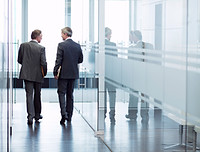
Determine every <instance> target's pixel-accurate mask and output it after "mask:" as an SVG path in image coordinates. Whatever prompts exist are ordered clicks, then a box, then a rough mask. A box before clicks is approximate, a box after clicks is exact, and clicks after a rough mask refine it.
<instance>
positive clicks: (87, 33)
mask: <svg viewBox="0 0 200 152" xmlns="http://www.w3.org/2000/svg"><path fill="white" fill-rule="evenodd" d="M97 6H98V1H97V0H82V1H80V0H73V1H71V19H72V20H71V25H72V27H73V30H74V36H73V37H74V38H73V39H74V40H75V41H77V42H79V43H80V44H81V45H82V50H83V56H84V61H83V63H82V64H81V65H80V79H79V80H78V89H76V90H75V96H74V98H75V107H76V108H77V110H78V111H79V112H80V113H81V114H82V116H83V117H84V118H85V119H86V121H87V122H88V123H89V124H90V125H91V127H92V128H93V129H96V128H97V83H98V78H97V75H96V70H95V66H96V62H97V61H96V57H97V50H95V47H94V46H93V45H94V43H95V42H97V38H98V37H97V28H98V27H97V26H98V24H97V20H98V13H97V12H98V10H97Z"/></svg>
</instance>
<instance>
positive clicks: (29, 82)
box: [18, 30, 47, 124]
mask: <svg viewBox="0 0 200 152" xmlns="http://www.w3.org/2000/svg"><path fill="white" fill-rule="evenodd" d="M31 39H32V40H31V41H30V42H25V43H22V44H21V45H20V48H19V53H18V63H19V64H21V65H22V66H21V70H20V75H19V78H20V79H23V80H24V82H25V90H26V103H27V113H28V116H27V118H28V124H32V123H33V118H35V120H36V121H38V120H39V119H42V115H41V83H42V82H43V81H44V76H45V75H46V73H47V62H46V55H45V47H43V46H41V45H39V44H38V43H40V42H41V40H42V32H41V31H40V30H34V31H33V32H32V34H31Z"/></svg>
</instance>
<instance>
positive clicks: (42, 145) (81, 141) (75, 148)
mask: <svg viewBox="0 0 200 152" xmlns="http://www.w3.org/2000/svg"><path fill="white" fill-rule="evenodd" d="M25 108H26V107H25V104H23V103H17V104H15V105H14V119H13V134H12V136H11V151H12V152H109V151H110V150H109V149H108V148H107V147H106V145H105V144H104V143H103V142H102V140H101V139H100V138H98V137H95V135H94V132H93V130H92V129H91V128H90V127H89V126H88V124H87V123H86V122H85V121H84V120H83V118H82V117H81V115H80V114H78V113H77V112H76V111H75V112H74V115H73V119H72V122H71V124H70V123H66V125H65V126H61V125H60V123H59V121H60V113H59V105H58V104H57V103H43V110H42V114H43V116H44V118H43V119H42V120H41V121H40V123H34V124H33V125H32V126H28V125H27V124H26V121H27V120H26V109H25Z"/></svg>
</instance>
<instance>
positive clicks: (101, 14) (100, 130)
mask: <svg viewBox="0 0 200 152" xmlns="http://www.w3.org/2000/svg"><path fill="white" fill-rule="evenodd" d="M104 19H105V0H99V1H98V23H99V30H98V36H99V55H98V58H99V60H98V61H101V64H98V73H99V85H98V86H99V88H98V104H97V105H98V107H97V109H98V110H97V111H98V118H97V121H98V122H97V134H104V114H105V113H104V112H105V104H104V102H105V101H104V100H105V98H104V97H105V84H104V83H105V78H104V77H105V49H104V48H105V46H104V45H105V21H104Z"/></svg>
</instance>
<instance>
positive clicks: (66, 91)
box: [57, 79, 75, 118]
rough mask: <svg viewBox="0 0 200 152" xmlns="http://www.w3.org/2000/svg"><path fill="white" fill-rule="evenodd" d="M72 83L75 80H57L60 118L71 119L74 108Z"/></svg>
mask: <svg viewBox="0 0 200 152" xmlns="http://www.w3.org/2000/svg"><path fill="white" fill-rule="evenodd" d="M74 83H75V79H58V90H57V93H58V97H59V103H60V109H61V115H62V117H63V116H65V117H68V118H71V117H72V114H73V108H74V98H73V92H74Z"/></svg>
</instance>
